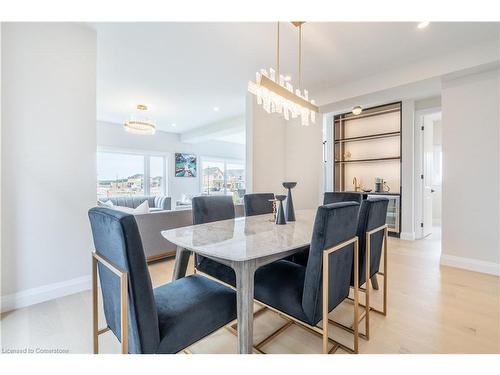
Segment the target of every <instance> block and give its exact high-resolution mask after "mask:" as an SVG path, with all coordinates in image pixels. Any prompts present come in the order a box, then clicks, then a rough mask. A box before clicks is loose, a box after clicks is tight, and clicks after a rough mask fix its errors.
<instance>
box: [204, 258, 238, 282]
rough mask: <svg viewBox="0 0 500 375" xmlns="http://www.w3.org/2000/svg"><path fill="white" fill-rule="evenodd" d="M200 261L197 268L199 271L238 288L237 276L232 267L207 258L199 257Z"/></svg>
mask: <svg viewBox="0 0 500 375" xmlns="http://www.w3.org/2000/svg"><path fill="white" fill-rule="evenodd" d="M198 259H199V261H198V265H197V266H196V269H197V270H198V271H201V272H203V273H206V274H207V275H210V276H212V277H215V278H216V279H218V280H220V281H222V282H224V283H226V284H229V285H231V286H236V274H235V273H234V270H233V269H232V268H231V267H228V266H226V265H225V264H222V263H219V262H216V261H215V260H212V259H210V258H206V257H199V258H198Z"/></svg>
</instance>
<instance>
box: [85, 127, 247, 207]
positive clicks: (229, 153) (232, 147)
mask: <svg viewBox="0 0 500 375" xmlns="http://www.w3.org/2000/svg"><path fill="white" fill-rule="evenodd" d="M97 145H98V147H99V148H101V149H114V150H120V149H121V150H125V151H139V152H150V153H159V154H164V155H166V156H167V157H168V170H167V172H168V176H167V177H168V178H167V181H168V189H167V190H168V195H169V196H171V197H172V204H173V205H174V204H175V202H176V201H177V200H180V199H181V197H182V194H188V195H198V194H199V193H200V181H201V180H200V178H201V164H200V163H201V158H202V157H204V156H205V157H215V158H226V159H238V160H244V159H245V146H244V145H239V144H236V143H229V142H220V141H208V142H200V143H196V144H191V143H185V142H181V136H180V135H179V134H176V133H168V132H163V131H157V132H156V134H155V135H152V136H146V135H137V134H131V133H128V132H126V131H124V130H123V126H122V125H119V124H113V123H109V122H101V121H99V122H97ZM176 152H184V153H192V154H195V155H197V156H198V176H197V177H175V175H174V171H175V168H174V163H175V161H174V154H175V153H176ZM94 195H95V194H94Z"/></svg>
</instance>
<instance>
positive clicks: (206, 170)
mask: <svg viewBox="0 0 500 375" xmlns="http://www.w3.org/2000/svg"><path fill="white" fill-rule="evenodd" d="M201 170H202V181H201V184H202V188H201V192H202V194H205V195H231V196H232V197H233V200H234V201H235V202H240V201H241V199H242V198H243V195H245V164H244V163H243V161H234V160H223V159H210V158H202V163H201Z"/></svg>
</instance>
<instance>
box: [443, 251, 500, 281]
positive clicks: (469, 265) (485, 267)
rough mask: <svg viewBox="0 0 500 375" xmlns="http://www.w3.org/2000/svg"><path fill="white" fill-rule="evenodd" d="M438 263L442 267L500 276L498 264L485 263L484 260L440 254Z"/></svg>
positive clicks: (499, 265)
mask: <svg viewBox="0 0 500 375" xmlns="http://www.w3.org/2000/svg"><path fill="white" fill-rule="evenodd" d="M440 263H441V265H443V266H449V267H455V268H462V269H465V270H469V271H475V272H481V273H487V274H490V275H496V276H500V264H499V263H495V262H486V261H484V260H477V259H471V258H463V257H457V256H454V255H446V254H441V261H440Z"/></svg>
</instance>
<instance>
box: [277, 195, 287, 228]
mask: <svg viewBox="0 0 500 375" xmlns="http://www.w3.org/2000/svg"><path fill="white" fill-rule="evenodd" d="M285 199H286V195H276V200H277V201H278V202H279V206H278V212H277V214H276V224H278V225H283V224H286V218H285V212H284V210H283V201H284V200H285Z"/></svg>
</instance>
